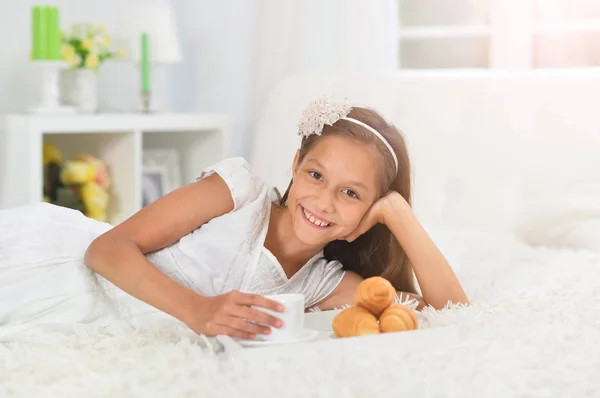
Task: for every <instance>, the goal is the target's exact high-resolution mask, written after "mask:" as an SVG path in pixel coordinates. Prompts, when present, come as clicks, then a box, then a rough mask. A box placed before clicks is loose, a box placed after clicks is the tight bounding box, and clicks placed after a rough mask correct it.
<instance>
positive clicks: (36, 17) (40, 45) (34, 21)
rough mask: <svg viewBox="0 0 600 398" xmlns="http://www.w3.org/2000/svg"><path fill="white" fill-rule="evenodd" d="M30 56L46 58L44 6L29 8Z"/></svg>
mask: <svg viewBox="0 0 600 398" xmlns="http://www.w3.org/2000/svg"><path fill="white" fill-rule="evenodd" d="M31 56H32V58H33V59H46V7H43V6H41V7H40V6H37V7H33V8H32V9H31Z"/></svg>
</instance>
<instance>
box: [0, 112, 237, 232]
mask: <svg viewBox="0 0 600 398" xmlns="http://www.w3.org/2000/svg"><path fill="white" fill-rule="evenodd" d="M1 126H2V131H0V209H2V208H9V207H14V206H19V205H23V204H29V203H36V202H40V201H42V199H43V166H42V146H43V143H44V142H46V141H50V142H52V143H54V144H55V145H57V146H58V147H59V148H60V150H61V151H62V152H63V154H64V156H65V158H66V159H70V158H73V157H74V156H75V155H76V154H77V153H80V152H88V153H91V154H93V155H94V156H97V157H99V158H101V159H102V160H103V161H105V162H106V164H107V165H108V167H109V168H110V171H111V179H112V188H111V200H110V206H109V210H108V217H109V222H111V223H113V224H116V223H119V222H121V221H123V220H125V219H126V218H127V217H129V216H131V215H132V214H134V213H135V212H136V211H138V210H139V209H140V208H141V206H142V194H141V192H142V186H141V179H142V153H143V151H144V149H175V150H176V151H177V153H178V158H179V163H180V164H179V169H180V173H181V178H182V183H183V184H185V183H188V182H191V181H193V180H194V178H195V177H196V176H197V174H198V173H199V172H200V171H201V170H202V169H203V168H204V167H206V166H208V165H210V164H212V163H215V162H218V161H219V160H221V159H223V158H225V157H228V156H231V155H230V148H231V136H230V135H231V128H230V120H229V119H228V117H227V116H225V115H213V114H198V115H196V114H153V115H143V114H115V115H110V114H107V115H90V116H85V115H74V116H71V115H70V116H35V115H7V116H5V117H4V118H3V120H2V124H1Z"/></svg>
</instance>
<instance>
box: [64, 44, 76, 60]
mask: <svg viewBox="0 0 600 398" xmlns="http://www.w3.org/2000/svg"><path fill="white" fill-rule="evenodd" d="M61 53H62V57H63V59H65V60H68V59H69V58H73V57H74V56H75V47H73V46H72V45H70V44H65V45H63V46H62V48H61Z"/></svg>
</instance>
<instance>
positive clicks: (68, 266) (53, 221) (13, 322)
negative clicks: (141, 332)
mask: <svg viewBox="0 0 600 398" xmlns="http://www.w3.org/2000/svg"><path fill="white" fill-rule="evenodd" d="M213 173H218V174H219V176H221V177H222V178H223V179H224V180H225V182H226V183H227V185H228V187H229V188H230V190H231V194H232V197H233V201H234V209H233V210H232V211H231V212H229V213H227V214H225V215H223V216H221V217H218V218H215V219H213V220H211V221H210V222H208V223H207V224H205V225H203V226H202V227H200V228H198V229H196V230H195V231H193V232H191V233H190V234H188V235H186V236H184V237H182V238H181V239H180V240H179V241H178V242H176V243H174V244H173V245H171V246H169V247H166V248H164V249H161V250H159V251H156V252H154V253H149V254H148V255H146V257H147V258H148V259H149V261H151V262H152V263H153V264H154V265H155V266H156V267H157V268H158V269H159V270H160V271H161V272H163V273H164V274H166V275H167V276H169V277H170V278H172V279H174V280H176V281H177V282H179V283H180V284H182V285H183V286H186V287H188V288H190V289H192V290H194V291H195V292H197V293H198V294H201V295H205V296H214V295H218V294H221V293H225V292H228V291H231V290H239V291H242V292H247V293H255V294H263V295H264V294H275V293H292V292H293V293H302V294H303V295H304V296H305V306H306V308H309V307H312V306H314V305H315V304H317V303H318V302H320V301H321V300H323V299H324V298H326V297H327V296H328V295H329V294H330V293H331V292H332V291H333V290H334V289H335V288H336V287H337V286H338V284H339V283H340V281H341V280H342V278H343V276H344V271H343V269H342V265H341V264H340V263H339V262H337V261H331V262H328V261H327V260H326V259H325V258H324V257H323V254H322V252H321V253H318V254H316V255H315V256H314V257H313V258H312V259H311V260H309V262H308V263H307V264H306V265H305V266H304V267H302V268H301V269H300V271H298V272H297V273H296V274H295V275H293V276H292V277H291V278H287V276H286V274H285V272H284V271H283V268H282V267H281V265H280V264H279V262H278V261H277V259H276V258H275V256H273V255H272V254H271V253H270V252H269V251H268V250H267V249H266V248H265V247H264V240H265V236H266V233H267V228H268V225H269V216H270V209H271V203H272V200H273V199H274V197H273V195H272V190H271V189H269V187H268V186H267V184H266V183H265V182H264V181H262V180H261V179H260V178H258V177H257V176H256V175H254V174H253V173H252V171H251V170H250V167H249V165H248V163H247V162H246V161H245V160H244V159H242V158H230V159H226V160H224V161H222V162H219V163H217V164H215V165H213V166H212V167H209V168H207V169H206V170H204V171H203V172H202V173H201V174H200V176H199V177H198V179H202V178H205V177H207V176H209V175H211V174H213ZM111 227H112V226H111V225H109V224H106V223H101V222H98V221H95V220H92V219H89V218H87V217H85V216H84V215H82V214H81V213H80V212H78V211H75V210H70V209H66V208H62V207H58V206H54V205H50V204H45V203H39V204H34V205H28V206H22V207H18V208H14V209H9V210H1V211H0V340H9V339H14V338H19V337H22V336H25V335H27V334H29V333H39V332H40V331H43V330H58V331H61V332H69V331H70V330H72V327H73V326H75V325H76V324H83V325H87V326H90V325H91V326H94V327H96V326H97V327H109V326H111V325H114V324H116V323H118V324H119V325H124V324H125V325H128V326H132V327H140V328H145V327H155V326H157V325H158V324H161V325H164V324H165V323H166V324H167V326H170V325H172V324H173V325H179V326H182V324H181V322H179V321H178V320H176V319H175V318H173V317H171V316H170V315H168V314H165V313H163V312H161V311H159V310H157V309H155V308H154V307H152V306H150V305H148V304H146V303H145V302H142V301H140V300H138V299H136V298H134V297H131V296H130V295H129V294H127V293H125V292H124V291H122V290H121V289H119V288H117V287H116V286H114V285H113V284H111V283H110V282H109V281H107V280H106V279H105V278H103V277H102V276H100V275H98V274H96V273H94V272H93V271H91V270H90V269H89V268H87V267H86V266H85V264H84V263H83V256H84V254H85V251H86V249H87V247H88V245H89V244H90V243H91V242H92V240H93V239H95V238H96V237H97V236H99V235H100V234H102V233H104V232H105V231H107V230H109V229H110V228H111ZM122 266H124V267H126V266H127V264H123V265H122Z"/></svg>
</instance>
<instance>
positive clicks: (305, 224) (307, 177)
mask: <svg viewBox="0 0 600 398" xmlns="http://www.w3.org/2000/svg"><path fill="white" fill-rule="evenodd" d="M298 156H299V155H298V154H296V158H295V159H294V169H293V183H292V185H291V188H290V191H289V196H288V201H287V203H288V211H290V213H291V216H292V223H293V227H294V231H295V233H296V236H297V238H298V239H299V240H300V241H301V242H303V243H305V244H308V245H322V246H324V245H326V244H327V243H329V242H331V241H334V240H338V239H344V237H346V236H348V235H349V234H350V233H351V232H352V231H354V229H356V227H357V226H358V224H359V223H360V221H361V219H362V217H363V216H364V215H365V213H366V212H367V210H368V209H369V207H370V206H371V205H372V204H373V203H374V202H375V200H376V199H377V198H378V197H379V185H380V184H379V179H378V178H379V174H378V171H377V166H376V165H377V164H379V163H380V162H379V160H378V157H377V151H376V150H375V148H374V147H373V146H371V145H365V144H364V143H361V142H359V141H356V140H353V139H350V138H347V137H342V136H337V135H331V136H327V137H322V139H320V140H319V142H318V143H316V145H315V146H314V147H313V148H312V149H311V150H310V151H309V152H308V153H307V154H306V156H305V157H304V159H302V161H301V162H298Z"/></svg>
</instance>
